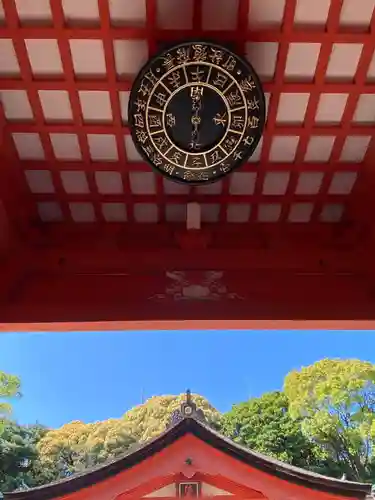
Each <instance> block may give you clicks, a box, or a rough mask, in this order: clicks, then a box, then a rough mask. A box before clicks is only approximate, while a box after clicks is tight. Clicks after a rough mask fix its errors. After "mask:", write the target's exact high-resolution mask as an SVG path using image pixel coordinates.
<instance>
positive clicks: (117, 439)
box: [37, 419, 135, 477]
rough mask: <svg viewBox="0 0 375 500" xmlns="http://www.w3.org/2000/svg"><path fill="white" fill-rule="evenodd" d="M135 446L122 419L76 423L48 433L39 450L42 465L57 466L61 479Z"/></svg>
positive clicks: (111, 458) (39, 445)
mask: <svg viewBox="0 0 375 500" xmlns="http://www.w3.org/2000/svg"><path fill="white" fill-rule="evenodd" d="M134 443H135V439H134V437H133V436H131V435H130V433H129V430H128V427H127V426H126V425H125V424H124V422H123V421H122V420H121V419H110V420H106V421H104V422H97V423H92V424H85V423H83V422H79V421H76V422H70V423H69V424H66V425H63V426H62V427H61V428H60V429H54V430H50V431H49V432H47V433H46V435H45V436H44V437H43V438H42V439H41V440H40V441H39V443H38V446H37V449H38V451H39V459H40V462H41V464H42V465H46V466H47V468H51V467H53V465H55V466H56V467H57V470H58V472H57V474H58V477H66V476H69V475H71V474H74V473H76V472H80V471H82V470H85V469H87V468H89V467H92V466H94V465H98V464H102V463H105V462H108V461H110V460H114V459H115V458H116V457H118V456H119V455H121V454H123V453H125V452H126V451H127V450H128V449H129V447H130V446H132V445H133V444H134Z"/></svg>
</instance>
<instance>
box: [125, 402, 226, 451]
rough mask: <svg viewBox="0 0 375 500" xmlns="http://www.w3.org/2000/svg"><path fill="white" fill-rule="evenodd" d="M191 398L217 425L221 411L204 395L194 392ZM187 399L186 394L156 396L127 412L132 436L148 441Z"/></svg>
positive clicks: (211, 422)
mask: <svg viewBox="0 0 375 500" xmlns="http://www.w3.org/2000/svg"><path fill="white" fill-rule="evenodd" d="M191 398H192V400H193V401H194V402H195V404H196V405H197V407H198V408H200V409H201V410H203V413H204V415H205V417H206V420H207V422H208V423H209V424H211V425H212V426H216V425H217V422H218V420H219V418H220V414H219V412H218V411H217V410H216V409H215V408H214V407H213V406H212V405H211V404H210V403H209V402H208V401H207V399H205V398H204V397H203V396H200V395H198V394H192V395H191ZM185 399H186V394H180V395H179V396H154V397H152V398H150V399H148V400H147V401H146V402H145V403H144V404H142V405H139V406H136V407H135V408H133V409H131V410H130V411H128V412H127V413H125V415H124V417H123V419H124V422H126V424H127V425H128V426H129V429H130V432H131V434H132V436H134V437H135V438H136V439H137V440H139V441H147V440H148V439H151V438H154V437H156V436H157V435H159V434H160V433H161V432H163V431H164V430H165V428H166V425H167V423H168V420H169V417H170V415H171V413H172V412H173V411H174V410H176V409H178V408H179V407H180V405H181V403H182V402H183V401H185Z"/></svg>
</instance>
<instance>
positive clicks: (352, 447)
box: [285, 359, 375, 480]
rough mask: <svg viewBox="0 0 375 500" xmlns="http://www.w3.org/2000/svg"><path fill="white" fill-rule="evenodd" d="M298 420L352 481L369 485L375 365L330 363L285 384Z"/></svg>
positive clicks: (374, 434)
mask: <svg viewBox="0 0 375 500" xmlns="http://www.w3.org/2000/svg"><path fill="white" fill-rule="evenodd" d="M285 394H286V395H287V397H288V399H289V402H290V414H291V415H292V417H293V418H298V419H300V418H302V419H303V420H302V430H303V432H304V434H305V435H306V436H308V437H309V438H310V439H311V440H312V441H314V442H315V443H317V444H318V445H319V446H320V447H321V449H323V450H324V451H325V452H326V453H327V454H328V456H329V457H331V458H332V460H334V461H335V462H337V463H339V464H340V465H341V466H342V468H343V469H344V470H345V472H346V474H347V476H348V478H351V479H354V480H366V479H368V478H369V477H371V476H372V474H373V472H372V469H373V465H372V461H373V447H374V444H375V441H374V438H375V432H374V430H375V366H374V365H372V364H371V363H369V362H365V361H359V360H355V359H354V360H332V359H324V360H322V361H318V362H317V363H315V364H313V365H311V366H308V367H306V368H302V369H301V370H300V371H293V372H291V373H289V375H288V376H287V377H286V379H285Z"/></svg>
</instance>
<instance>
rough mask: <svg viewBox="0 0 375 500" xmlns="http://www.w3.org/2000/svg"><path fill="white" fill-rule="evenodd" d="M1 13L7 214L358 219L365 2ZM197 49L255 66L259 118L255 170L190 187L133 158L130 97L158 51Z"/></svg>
mask: <svg viewBox="0 0 375 500" xmlns="http://www.w3.org/2000/svg"><path fill="white" fill-rule="evenodd" d="M2 2H3V6H2V9H0V19H1V26H0V91H1V100H2V105H3V114H4V116H3V118H5V120H4V123H3V124H4V127H3V129H2V141H1V152H2V157H3V158H2V165H1V170H0V181H1V186H0V197H2V199H3V201H4V205H5V208H6V209H8V210H9V211H11V212H12V213H13V214H15V213H16V212H17V214H18V215H19V216H20V217H21V213H25V210H24V211H23V212H22V210H21V209H20V206H21V207H24V209H25V207H27V214H28V216H30V214H34V215H35V217H39V218H41V219H42V220H43V221H46V222H51V221H61V220H62V221H67V222H77V223H86V222H95V221H99V222H123V221H129V222H145V223H155V222H165V221H167V222H178V221H184V220H185V218H186V203H187V202H188V201H198V202H199V203H200V204H201V206H202V220H203V222H211V223H215V222H221V223H222V222H226V221H227V222H230V223H247V222H272V223H275V222H280V221H281V222H291V223H292V222H299V223H307V222H324V223H337V222H340V221H345V220H350V218H351V217H353V213H354V212H352V211H353V210H354V208H353V207H357V208H358V204H360V200H359V198H358V197H359V193H362V192H363V189H362V190H358V185H359V184H361V182H362V184H363V182H364V181H363V180H362V181H361V179H362V177H363V174H364V172H368V171H369V166H371V160H372V154H373V153H372V154H371V151H373V142H374V140H373V139H374V135H375V132H374V121H375V83H374V79H375V57H374V47H375V28H374V27H375V16H374V7H375V0H331V1H329V0H314V1H312V0H62V1H61V0H51V1H49V0H2ZM201 36H202V37H203V36H204V37H209V38H213V39H216V40H217V41H225V42H231V43H233V44H234V47H235V50H237V51H238V52H239V53H242V54H244V55H245V56H246V57H247V58H248V60H249V61H250V62H251V63H252V64H253V66H254V67H255V69H256V70H257V72H258V73H259V75H260V76H261V78H262V80H263V82H264V88H265V92H266V95H267V102H268V111H267V112H268V121H267V125H266V131H265V135H264V138H263V140H262V142H261V144H260V146H259V148H258V150H257V151H256V153H255V155H254V157H253V158H252V159H251V162H250V163H248V164H247V165H245V167H244V168H242V169H241V170H240V171H238V172H236V173H234V174H233V175H231V176H229V177H228V178H227V179H226V180H224V181H223V182H219V183H216V184H212V185H209V186H207V187H200V188H191V189H189V188H186V187H184V186H182V185H178V184H174V183H171V182H168V181H166V180H163V179H162V178H161V177H159V176H157V175H155V174H154V173H153V172H152V171H151V170H150V168H149V167H148V166H147V165H146V164H145V163H143V162H142V161H141V158H140V157H139V155H138V154H137V152H136V150H135V148H134V144H133V143H132V140H131V136H130V134H129V128H128V126H127V100H128V98H129V90H130V88H131V82H132V78H133V77H134V75H135V74H136V73H137V71H138V70H139V68H140V67H141V66H142V64H143V63H144V62H145V61H146V60H147V58H148V57H149V56H150V55H152V54H153V53H154V52H155V51H156V50H157V49H158V47H160V45H161V44H162V43H163V42H173V41H178V40H181V39H189V38H192V37H201ZM10 186H11V189H10ZM362 188H363V185H362ZM10 192H11V193H12V196H11V195H10ZM356 193H357V195H356ZM356 196H357V198H356Z"/></svg>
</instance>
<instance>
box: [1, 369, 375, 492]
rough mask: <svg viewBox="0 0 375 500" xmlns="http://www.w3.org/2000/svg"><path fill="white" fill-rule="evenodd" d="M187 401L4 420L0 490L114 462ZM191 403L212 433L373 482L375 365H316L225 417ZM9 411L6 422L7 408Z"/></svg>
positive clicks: (7, 384)
mask: <svg viewBox="0 0 375 500" xmlns="http://www.w3.org/2000/svg"><path fill="white" fill-rule="evenodd" d="M0 373H1V372H0ZM0 384H2V385H0V398H1V397H4V398H9V397H12V396H15V395H17V394H19V388H20V382H19V379H18V378H17V377H14V376H10V375H5V374H2V376H1V377H0ZM185 398H186V395H185V394H180V395H178V396H172V395H166V396H154V397H152V398H150V399H148V400H147V401H146V402H145V403H144V404H141V405H139V406H136V407H134V408H132V409H130V410H129V411H127V412H126V413H125V414H124V415H123V416H122V417H121V418H113V419H108V420H105V421H102V422H93V423H84V422H81V421H73V422H70V423H67V424H65V425H63V426H62V427H60V428H59V429H46V428H44V427H42V426H38V425H37V426H19V425H17V424H16V423H14V422H11V421H10V420H6V419H4V425H3V427H2V428H0V492H1V491H6V490H10V491H11V490H14V489H18V488H25V487H32V486H37V485H41V484H46V483H48V482H50V481H53V480H56V479H59V478H62V477H67V476H70V475H72V474H75V473H78V472H81V471H83V470H85V469H87V468H90V467H92V466H95V465H99V464H103V463H106V462H108V461H111V460H114V459H116V458H117V457H119V456H120V455H122V454H123V453H126V452H128V451H129V450H131V449H132V447H135V446H136V445H137V443H143V442H146V441H147V440H149V439H152V438H154V437H156V436H157V435H158V434H160V433H161V432H163V431H164V430H165V428H166V425H167V423H168V421H169V418H170V415H171V414H172V412H173V411H174V410H175V409H177V408H178V407H179V406H180V404H181V403H182V402H183V401H185ZM192 399H193V401H194V402H195V403H196V404H197V406H198V407H199V408H201V409H202V410H203V412H204V414H205V417H206V419H207V421H208V423H209V424H210V425H211V426H212V427H214V428H216V429H219V430H220V431H221V432H222V433H223V434H224V435H226V436H228V437H229V438H231V439H233V440H234V441H236V442H239V443H241V444H242V445H244V446H247V447H249V448H251V449H253V450H255V451H258V452H260V453H263V454H265V455H269V456H272V457H275V458H277V459H279V460H282V461H285V462H288V463H290V464H292V465H295V466H297V467H302V468H306V469H309V470H313V471H316V472H320V473H323V474H327V475H331V476H335V477H341V476H342V474H343V473H346V474H347V477H348V478H349V479H354V480H361V481H372V482H375V459H374V451H373V450H374V445H375V367H374V365H372V364H371V363H368V362H364V361H358V360H322V361H319V362H317V363H315V364H313V365H311V366H308V367H306V368H302V369H300V370H299V371H293V372H291V373H290V374H288V375H287V377H286V378H285V381H284V390H283V391H277V392H270V393H266V394H264V395H262V396H261V397H259V398H251V399H249V400H248V401H245V402H242V403H239V404H236V405H234V406H233V407H232V409H231V410H230V411H229V412H227V413H224V414H220V413H219V412H218V411H217V410H216V409H215V408H214V407H213V406H212V405H211V404H210V403H209V402H208V401H207V399H205V398H204V397H203V396H200V395H198V394H193V395H192ZM4 409H5V411H7V412H8V418H9V415H10V414H9V410H10V407H9V406H5V408H4ZM3 411H4V410H3ZM4 414H5V413H4Z"/></svg>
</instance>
